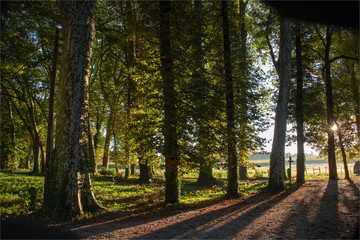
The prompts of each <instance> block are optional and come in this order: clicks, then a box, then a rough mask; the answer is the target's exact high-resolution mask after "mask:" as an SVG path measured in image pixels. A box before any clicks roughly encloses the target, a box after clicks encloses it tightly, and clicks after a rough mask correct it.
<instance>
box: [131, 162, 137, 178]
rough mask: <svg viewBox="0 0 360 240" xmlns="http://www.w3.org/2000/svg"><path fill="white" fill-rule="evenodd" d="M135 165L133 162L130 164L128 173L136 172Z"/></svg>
mask: <svg viewBox="0 0 360 240" xmlns="http://www.w3.org/2000/svg"><path fill="white" fill-rule="evenodd" d="M135 167H136V165H135V164H131V165H130V175H131V176H134V175H135V174H136V170H135Z"/></svg>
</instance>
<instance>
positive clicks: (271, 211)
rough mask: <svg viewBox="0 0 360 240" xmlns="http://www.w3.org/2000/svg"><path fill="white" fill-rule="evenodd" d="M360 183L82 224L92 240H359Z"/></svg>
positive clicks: (78, 230)
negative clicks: (354, 239)
mask: <svg viewBox="0 0 360 240" xmlns="http://www.w3.org/2000/svg"><path fill="white" fill-rule="evenodd" d="M359 186H360V178H359V177H357V178H353V179H352V180H350V181H348V180H339V181H324V180H319V181H310V182H308V183H306V184H305V185H304V186H302V187H301V188H299V189H297V190H288V191H285V192H281V193H278V194H271V193H270V192H264V193H261V194H259V195H257V196H254V197H251V198H249V199H247V200H240V199H238V200H227V201H222V202H220V203H216V204H213V205H209V206H206V207H203V208H198V209H190V210H189V209H187V210H172V211H170V212H162V213H159V214H152V215H146V216H130V217H129V216H127V217H124V216H123V217H117V218H112V219H108V220H106V221H97V222H96V221H95V222H87V224H84V223H78V224H77V225H76V226H74V225H72V226H68V229H69V230H70V231H71V232H72V233H74V234H76V235H77V236H79V237H80V238H91V239H101V238H103V239H269V238H270V239H271V238H281V239H309V238H312V239H319V238H321V239H324V238H327V239H329V238H330V239H334V238H358V234H359V233H358V229H359V216H360V214H359Z"/></svg>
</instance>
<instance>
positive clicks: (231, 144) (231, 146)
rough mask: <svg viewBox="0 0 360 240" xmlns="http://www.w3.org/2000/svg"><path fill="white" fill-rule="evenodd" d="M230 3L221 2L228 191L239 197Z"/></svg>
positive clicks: (228, 193) (230, 194)
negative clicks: (230, 36)
mask: <svg viewBox="0 0 360 240" xmlns="http://www.w3.org/2000/svg"><path fill="white" fill-rule="evenodd" d="M227 3H228V2H227V1H223V2H221V16H222V23H223V25H222V27H223V40H224V69H225V76H224V80H225V89H226V91H225V95H226V125H227V127H226V134H227V148H228V189H227V195H228V196H230V197H236V196H237V195H238V174H237V158H236V140H235V116H234V93H233V80H232V64H231V51H230V38H229V18H228V4H227Z"/></svg>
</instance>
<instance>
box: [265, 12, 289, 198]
mask: <svg viewBox="0 0 360 240" xmlns="http://www.w3.org/2000/svg"><path fill="white" fill-rule="evenodd" d="M276 65H277V69H278V75H279V81H280V87H279V96H278V101H277V106H276V113H275V114H276V115H275V129H274V137H273V144H272V149H271V154H270V176H269V188H271V189H273V190H280V191H281V190H283V189H284V172H283V171H284V170H283V169H284V159H285V133H286V122H287V108H288V102H289V94H290V77H291V29H290V19H289V18H286V17H280V51H279V60H278V63H277V64H276Z"/></svg>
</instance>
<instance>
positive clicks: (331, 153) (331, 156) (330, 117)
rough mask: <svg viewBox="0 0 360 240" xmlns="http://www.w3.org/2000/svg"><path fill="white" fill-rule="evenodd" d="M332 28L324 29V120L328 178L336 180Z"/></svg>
mask: <svg viewBox="0 0 360 240" xmlns="http://www.w3.org/2000/svg"><path fill="white" fill-rule="evenodd" d="M332 32H333V27H332V26H327V27H326V36H325V38H326V40H325V42H326V44H325V66H324V67H325V87H326V91H325V92H326V118H327V134H328V164H329V178H330V179H337V178H338V176H337V168H336V159H335V133H334V131H333V130H332V127H333V126H334V124H335V122H334V110H333V94H332V83H331V65H330V47H331V35H332Z"/></svg>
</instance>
